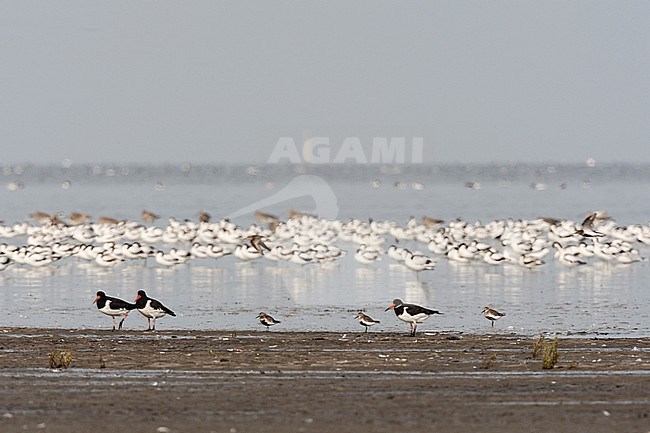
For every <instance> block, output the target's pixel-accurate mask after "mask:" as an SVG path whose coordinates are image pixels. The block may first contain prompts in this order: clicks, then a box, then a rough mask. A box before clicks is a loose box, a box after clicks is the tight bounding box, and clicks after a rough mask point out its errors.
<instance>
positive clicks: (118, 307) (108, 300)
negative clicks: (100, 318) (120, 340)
mask: <svg viewBox="0 0 650 433" xmlns="http://www.w3.org/2000/svg"><path fill="white" fill-rule="evenodd" d="M95 303H97V309H98V310H99V311H101V312H102V313H104V314H106V315H108V316H111V318H112V319H113V331H115V317H118V316H124V317H122V320H120V324H119V326H118V328H117V329H122V323H124V319H126V316H128V315H129V312H130V311H131V310H134V309H135V304H132V303H130V302H126V301H123V300H122V299H118V298H113V297H110V296H106V293H104V292H103V291H101V290H100V291H99V292H97V296H96V297H95V300H94V301H93V304H95Z"/></svg>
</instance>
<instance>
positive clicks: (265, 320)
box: [256, 313, 282, 331]
mask: <svg viewBox="0 0 650 433" xmlns="http://www.w3.org/2000/svg"><path fill="white" fill-rule="evenodd" d="M256 319H260V323H261V324H262V325H264V326H266V330H267V331H268V330H269V327H270V326H273V325H276V324H278V323H282V322H280V321H279V320H275V319H274V318H273V317H271V316H269V315H268V314H266V313H260V314H258V315H257V317H256Z"/></svg>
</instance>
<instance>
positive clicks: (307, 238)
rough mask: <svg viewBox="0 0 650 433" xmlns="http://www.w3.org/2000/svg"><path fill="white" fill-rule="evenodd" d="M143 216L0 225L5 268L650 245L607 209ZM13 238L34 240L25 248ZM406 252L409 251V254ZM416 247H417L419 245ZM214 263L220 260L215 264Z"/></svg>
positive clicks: (569, 261)
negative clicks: (570, 214)
mask: <svg viewBox="0 0 650 433" xmlns="http://www.w3.org/2000/svg"><path fill="white" fill-rule="evenodd" d="M141 218H142V220H143V221H144V224H143V223H141V222H139V221H135V220H122V221H120V220H117V219H114V218H110V217H99V218H97V219H96V220H94V219H93V218H91V217H90V216H88V215H85V214H83V213H78V212H73V213H71V214H70V215H69V216H67V217H64V216H63V215H62V214H54V215H51V214H48V213H44V212H35V213H33V214H31V215H30V216H29V220H28V221H23V222H17V223H14V224H5V223H1V222H0V241H4V243H1V244H0V271H2V270H4V269H6V268H7V267H8V266H11V265H18V266H26V267H44V266H52V265H56V264H57V263H58V262H60V261H63V260H76V261H79V262H85V263H93V264H94V265H96V266H98V267H102V268H111V267H115V266H119V265H120V264H123V263H125V262H140V263H143V264H147V265H149V264H151V265H155V266H161V267H168V268H173V267H176V266H180V265H183V264H185V263H188V262H190V261H193V260H204V261H205V260H208V261H216V262H217V263H218V260H220V259H222V258H224V257H225V256H232V257H233V258H234V259H235V260H237V261H241V262H252V261H257V260H260V261H265V262H287V263H291V264H293V265H296V266H305V265H314V264H315V265H324V264H331V263H336V262H337V261H339V260H340V259H342V258H343V257H345V256H346V255H347V254H348V250H349V249H352V251H353V254H352V253H351V254H350V255H352V256H353V257H354V260H355V261H356V262H357V263H358V264H359V265H360V266H366V267H372V266H373V265H375V263H377V262H379V261H381V260H389V261H390V262H391V263H399V264H401V265H403V266H404V267H405V268H407V269H410V270H412V271H414V272H416V273H418V274H419V273H420V272H423V271H432V270H434V268H435V265H436V260H439V259H440V258H442V259H447V260H449V261H450V262H454V263H459V264H479V263H482V264H487V265H491V266H503V265H511V266H521V267H526V268H535V267H538V266H542V265H544V263H545V262H548V261H551V260H557V262H558V263H560V264H561V265H563V266H566V267H575V266H588V265H590V264H593V263H596V262H607V263H617V264H633V263H635V262H639V261H641V260H643V257H642V254H641V252H640V250H639V247H640V246H641V245H648V244H650V224H645V225H642V224H634V225H628V226H625V227H622V226H619V225H617V224H616V222H615V221H614V220H613V219H611V218H609V217H607V215H606V214H604V213H603V212H593V213H590V214H589V216H588V217H587V218H585V220H584V221H582V222H581V223H579V222H575V221H571V220H560V219H553V218H537V219H534V220H516V219H504V220H494V221H490V222H488V223H487V224H482V223H481V222H480V221H477V222H474V223H470V222H467V221H463V220H460V219H456V220H453V221H450V222H449V223H448V224H445V223H444V221H441V220H439V219H435V218H431V217H424V218H422V220H421V221H418V220H417V219H416V218H410V219H409V220H408V221H406V223H404V224H400V223H399V222H397V221H390V220H385V221H375V220H372V219H370V220H367V221H362V220H359V219H349V220H346V221H342V220H330V219H325V218H318V217H317V216H314V215H309V214H305V213H301V212H296V211H291V212H290V214H289V218H287V219H286V221H282V220H280V218H278V217H276V216H274V215H270V214H267V213H263V212H257V213H256V218H257V220H258V222H259V223H258V224H251V225H249V226H248V227H242V226H239V225H237V224H235V223H234V222H232V221H229V220H227V219H220V220H218V221H214V222H212V221H211V218H210V215H209V214H208V213H207V212H205V211H201V212H199V214H198V218H197V220H196V221H191V220H184V221H179V220H176V219H174V218H169V219H168V221H167V224H166V225H164V226H159V225H155V222H156V220H158V219H159V218H160V217H159V216H158V215H157V214H155V213H153V212H150V211H147V210H144V211H142V214H141ZM14 238H22V239H26V242H25V243H23V244H22V245H21V244H18V245H16V244H13V243H10V242H11V240H12V239H14ZM407 246H408V248H407ZM414 246H415V247H414ZM215 265H216V266H218V264H216V263H215Z"/></svg>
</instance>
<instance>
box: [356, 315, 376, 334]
mask: <svg viewBox="0 0 650 433" xmlns="http://www.w3.org/2000/svg"><path fill="white" fill-rule="evenodd" d="M357 319H359V324H361V325H363V326H365V327H366V332H368V328H369V327H371V326H372V325H374V324H375V323H381V322H380V321H379V320H375V319H373V318H372V317H370V316H368V315H367V314H364V313H363V311H359V312H358V313H357Z"/></svg>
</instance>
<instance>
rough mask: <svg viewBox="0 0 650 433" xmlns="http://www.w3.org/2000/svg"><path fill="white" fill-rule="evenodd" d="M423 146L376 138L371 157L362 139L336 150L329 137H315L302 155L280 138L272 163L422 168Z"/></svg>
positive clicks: (419, 142)
mask: <svg viewBox="0 0 650 433" xmlns="http://www.w3.org/2000/svg"><path fill="white" fill-rule="evenodd" d="M423 143H424V140H423V139H422V137H411V141H410V143H407V140H406V137H374V138H373V139H372V148H371V151H370V155H369V156H370V157H368V155H367V153H366V151H364V148H363V146H362V144H361V140H360V139H359V138H358V137H347V138H345V139H344V140H343V142H342V143H341V144H340V146H332V145H331V143H330V139H329V138H328V137H312V138H310V139H308V140H305V141H304V142H303V143H302V149H301V150H302V151H300V150H299V149H298V146H297V145H296V142H295V140H294V139H293V138H292V137H280V139H279V140H278V142H277V143H276V144H275V148H274V149H273V152H271V155H270V156H269V159H268V163H270V164H275V163H280V162H284V163H286V162H288V163H291V164H301V163H312V164H344V163H356V164H404V163H411V164H421V163H422V152H423V150H422V149H423V147H424V146H423ZM408 157H410V158H408ZM407 158H408V160H407Z"/></svg>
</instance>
